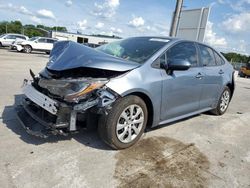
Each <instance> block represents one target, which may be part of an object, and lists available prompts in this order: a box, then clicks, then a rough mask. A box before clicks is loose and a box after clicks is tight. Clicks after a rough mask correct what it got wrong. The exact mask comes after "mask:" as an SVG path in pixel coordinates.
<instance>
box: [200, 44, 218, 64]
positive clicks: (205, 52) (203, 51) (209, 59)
mask: <svg viewBox="0 0 250 188" xmlns="http://www.w3.org/2000/svg"><path fill="white" fill-rule="evenodd" d="M199 48H200V58H201V63H202V65H203V66H215V65H216V64H215V59H214V53H213V50H212V49H211V48H209V47H207V46H204V45H201V44H199Z"/></svg>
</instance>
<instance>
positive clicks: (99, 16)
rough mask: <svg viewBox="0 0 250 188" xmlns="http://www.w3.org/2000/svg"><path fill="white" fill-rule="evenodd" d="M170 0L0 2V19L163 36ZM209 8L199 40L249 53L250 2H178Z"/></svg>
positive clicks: (188, 6) (85, 30) (87, 30)
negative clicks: (202, 38)
mask: <svg viewBox="0 0 250 188" xmlns="http://www.w3.org/2000/svg"><path fill="white" fill-rule="evenodd" d="M175 3H176V1H175V0H42V1H41V0H0V21H13V20H20V21H22V23H23V24H35V25H36V24H43V25H47V26H55V25H57V26H65V27H67V29H68V31H70V32H77V31H79V32H81V33H84V34H107V35H117V36H121V37H129V36H139V35H154V36H168V35H169V28H170V25H171V19H172V14H173V11H174V8H175ZM183 5H184V6H183V8H184V9H194V8H200V7H211V11H210V16H209V21H208V24H207V29H206V35H205V42H206V43H208V44H210V45H212V46H214V47H215V48H217V49H219V50H220V51H223V52H229V51H234V52H238V53H242V54H248V55H249V54H250V35H249V33H250V32H249V31H250V0H238V1H236V0H184V4H183Z"/></svg>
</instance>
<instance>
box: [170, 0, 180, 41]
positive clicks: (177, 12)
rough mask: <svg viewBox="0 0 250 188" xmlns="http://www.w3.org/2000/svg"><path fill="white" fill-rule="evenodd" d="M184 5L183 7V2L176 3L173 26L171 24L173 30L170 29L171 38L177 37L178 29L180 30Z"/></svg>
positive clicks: (178, 0)
mask: <svg viewBox="0 0 250 188" xmlns="http://www.w3.org/2000/svg"><path fill="white" fill-rule="evenodd" d="M182 5H183V0H177V1H176V6H175V11H174V15H173V19H172V24H171V28H170V33H169V36H170V37H175V36H176V33H177V28H178V24H179V20H180V14H181V8H182Z"/></svg>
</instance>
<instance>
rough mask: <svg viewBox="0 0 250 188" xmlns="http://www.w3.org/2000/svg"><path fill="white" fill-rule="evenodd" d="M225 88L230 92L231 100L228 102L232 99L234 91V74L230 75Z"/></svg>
mask: <svg viewBox="0 0 250 188" xmlns="http://www.w3.org/2000/svg"><path fill="white" fill-rule="evenodd" d="M226 86H227V87H228V88H229V89H230V91H231V98H230V100H231V99H232V97H233V94H234V90H235V81H234V73H233V74H232V78H231V82H228V83H227V84H226Z"/></svg>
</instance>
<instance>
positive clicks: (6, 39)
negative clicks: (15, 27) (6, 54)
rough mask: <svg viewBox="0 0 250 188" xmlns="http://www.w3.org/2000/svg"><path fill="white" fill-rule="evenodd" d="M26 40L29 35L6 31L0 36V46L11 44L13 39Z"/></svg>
mask: <svg viewBox="0 0 250 188" xmlns="http://www.w3.org/2000/svg"><path fill="white" fill-rule="evenodd" d="M17 39H18V40H27V39H29V37H27V36H25V35H21V34H14V33H8V34H3V35H1V36H0V47H8V46H11V44H12V43H13V42H15V40H17Z"/></svg>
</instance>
